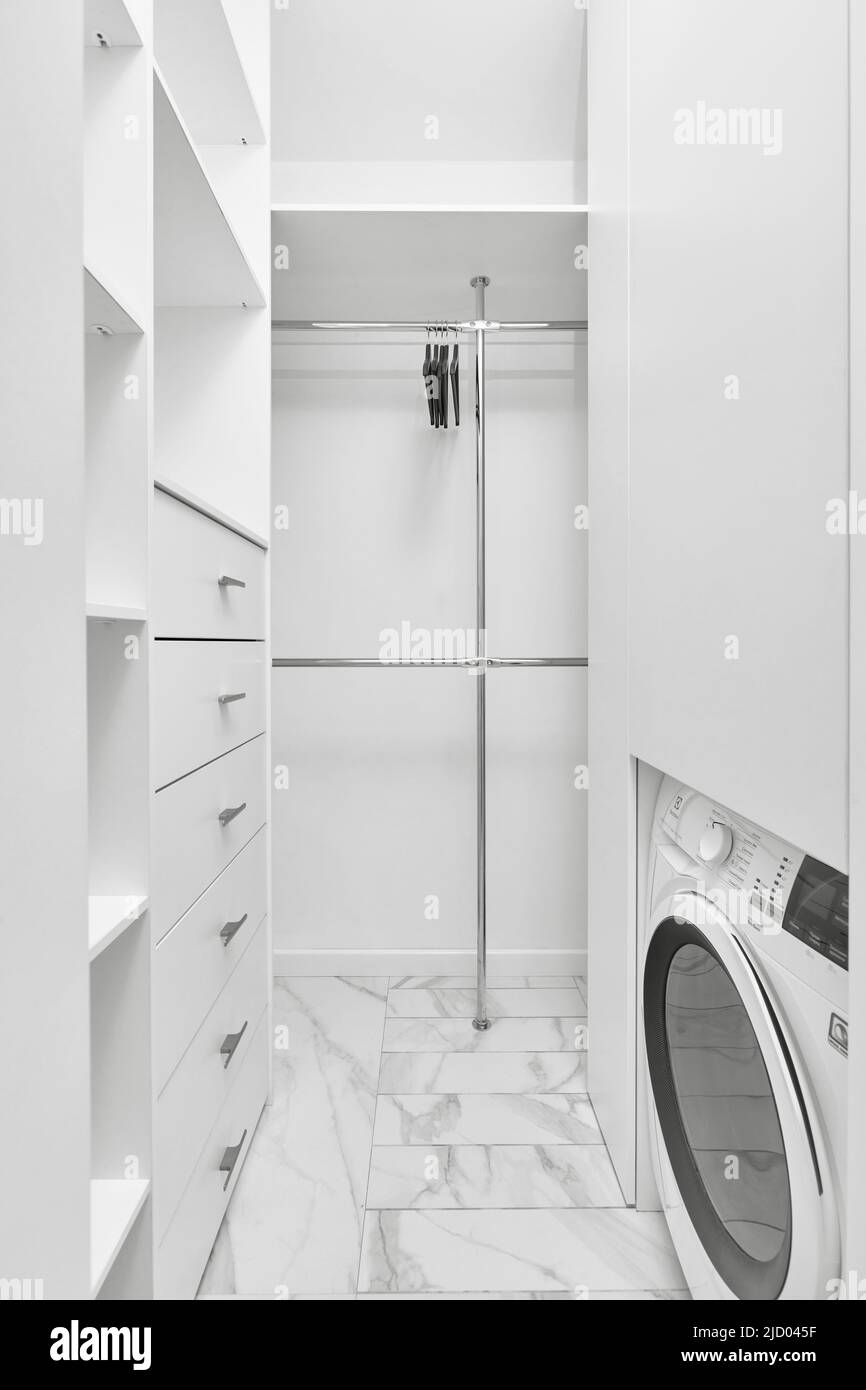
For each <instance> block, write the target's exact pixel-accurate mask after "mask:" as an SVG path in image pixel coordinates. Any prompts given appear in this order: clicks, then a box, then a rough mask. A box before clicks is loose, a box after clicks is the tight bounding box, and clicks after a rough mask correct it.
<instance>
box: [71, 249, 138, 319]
mask: <svg viewBox="0 0 866 1390" xmlns="http://www.w3.org/2000/svg"><path fill="white" fill-rule="evenodd" d="M84 326H85V332H88V333H100V332H102V333H105V332H106V331H107V332H108V333H109V334H114V333H140V332H141V331H142V330H141V324H140V323H137V322H136V320H135V319H134V318H133V316H132V314H131V313H130V312H129V310H128V309H126V308H125V306H124V305H123V304H122V303H121V302H120V298H119V296H118V295H117V294H114V293H113V292H112V291H111V290H110V289H109V288H108V286H107V285H104V284H103V283H102V281H101V280H100V279H99V278H98V276H97V274H96V273H95V272H94V271H92V270H88V268H87V266H86V265H85V267H84Z"/></svg>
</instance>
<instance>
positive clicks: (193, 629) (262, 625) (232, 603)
mask: <svg viewBox="0 0 866 1390" xmlns="http://www.w3.org/2000/svg"><path fill="white" fill-rule="evenodd" d="M152 547H153V553H152V558H151V564H152V574H153V578H152V596H151V603H152V606H153V611H152V630H153V635H154V637H213V638H228V637H235V638H264V637H266V636H267V629H266V621H265V552H264V551H263V550H260V549H259V547H258V546H255V545H253V544H252V543H251V542H250V541H247V540H244V539H243V537H242V536H239V535H237V534H236V533H235V532H234V531H230V530H229V529H228V527H226V526H220V525H218V524H217V522H215V521H211V520H210V518H209V517H206V516H204V515H203V514H202V513H201V512H198V511H196V510H195V509H194V508H193V507H188V506H186V504H185V503H183V502H179V501H178V500H177V498H175V497H170V496H169V495H168V493H165V492H161V491H159V490H157V492H156V493H155V494H154V502H153V540H152ZM220 580H223V583H220ZM230 580H234V581H239V582H235V583H230V582H227V581H230Z"/></svg>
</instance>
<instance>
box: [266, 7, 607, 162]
mask: <svg viewBox="0 0 866 1390" xmlns="http://www.w3.org/2000/svg"><path fill="white" fill-rule="evenodd" d="M585 19H586V16H585V13H584V11H582V10H579V9H578V8H576V6H575V3H574V0H290V4H289V6H288V9H285V10H280V9H275V10H274V13H273V16H272V25H271V32H272V49H271V52H272V118H273V128H272V145H273V149H272V153H273V158H274V159H275V160H279V161H328V160H335V161H338V160H339V161H345V160H360V161H367V160H413V161H414V160H440V159H441V160H481V161H486V160H503V159H507V160H576V161H583V160H585V158H586V126H585V119H584V118H583V117H582V116H581V115H580V114H579V113H580V112H581V111H584V110H585V108H586V102H585V97H586V91H585V87H586V63H585V32H586V25H585ZM431 115H433V116H436V117H438V120H439V138H438V140H429V139H425V120H426V118H427V117H428V116H431Z"/></svg>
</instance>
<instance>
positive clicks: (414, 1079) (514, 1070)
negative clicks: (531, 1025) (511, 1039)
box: [379, 1030, 586, 1095]
mask: <svg viewBox="0 0 866 1390" xmlns="http://www.w3.org/2000/svg"><path fill="white" fill-rule="evenodd" d="M491 1031H492V1030H491ZM442 1091H462V1092H465V1093H475V1094H482V1095H483V1094H485V1093H486V1092H497V1091H513V1092H517V1093H524V1094H532V1093H533V1092H551V1093H552V1092H556V1091H568V1092H585V1091H586V1053H585V1052H386V1053H384V1054H383V1056H382V1068H381V1071H380V1073H379V1094H380V1095H392V1094H395V1093H400V1092H405V1093H407V1094H412V1093H416V1094H423V1093H424V1092H442Z"/></svg>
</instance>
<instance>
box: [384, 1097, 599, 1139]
mask: <svg viewBox="0 0 866 1390" xmlns="http://www.w3.org/2000/svg"><path fill="white" fill-rule="evenodd" d="M373 1143H374V1144H603V1143H604V1140H603V1139H602V1135H601V1131H600V1130H599V1127H598V1122H597V1120H596V1118H595V1113H594V1111H593V1108H592V1105H591V1104H590V1102H589V1100H588V1098H587V1097H586V1096H583V1095H576V1096H574V1095H554V1096H519V1095H484V1096H473V1095H455V1094H452V1095H438V1096H428V1095H421V1096H408V1095H398V1096H381V1095H380V1096H379V1099H378V1102H377V1104H376V1123H375V1126H374V1129H373Z"/></svg>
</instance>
